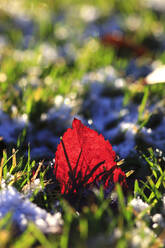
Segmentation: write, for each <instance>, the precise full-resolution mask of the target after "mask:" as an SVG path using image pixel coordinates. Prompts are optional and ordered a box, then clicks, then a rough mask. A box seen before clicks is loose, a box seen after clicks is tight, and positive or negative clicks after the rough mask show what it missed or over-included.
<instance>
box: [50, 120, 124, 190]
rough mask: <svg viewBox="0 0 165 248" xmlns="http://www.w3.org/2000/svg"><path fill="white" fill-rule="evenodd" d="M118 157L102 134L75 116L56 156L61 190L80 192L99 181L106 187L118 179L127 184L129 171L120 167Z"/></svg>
mask: <svg viewBox="0 0 165 248" xmlns="http://www.w3.org/2000/svg"><path fill="white" fill-rule="evenodd" d="M115 156H116V154H115V152H114V151H113V150H112V146H111V144H110V143H109V141H105V139H104V137H103V136H102V134H98V133H97V132H96V131H94V130H92V129H90V128H88V127H86V126H85V125H83V124H82V123H81V121H80V120H78V119H74V120H73V123H72V129H71V128H68V130H67V131H66V132H65V133H64V136H63V138H62V140H61V142H60V144H59V145H58V147H57V151H56V155H55V167H54V173H55V175H56V179H57V180H58V181H59V183H60V186H61V193H68V192H69V191H73V192H77V191H78V190H80V188H81V187H83V188H84V187H88V186H90V185H94V184H98V183H104V186H105V187H108V185H109V183H110V184H111V185H112V183H116V182H120V183H121V185H123V184H125V185H126V179H125V173H124V172H122V170H121V169H120V168H118V167H117V165H116V162H115V161H114V159H115ZM110 179H111V180H110Z"/></svg>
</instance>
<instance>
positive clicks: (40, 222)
mask: <svg viewBox="0 0 165 248" xmlns="http://www.w3.org/2000/svg"><path fill="white" fill-rule="evenodd" d="M9 212H12V220H13V222H14V223H16V224H17V225H18V226H19V227H20V229H21V230H24V229H25V228H26V226H27V225H28V222H29V221H32V222H34V224H35V225H36V226H37V227H38V228H39V229H40V230H41V231H43V232H44V233H49V232H50V233H61V231H62V226H63V220H62V217H61V213H60V212H57V213H55V214H53V215H52V214H50V213H48V212H47V211H45V210H44V209H41V208H40V207H38V206H37V205H35V204H34V203H32V202H30V201H29V200H28V199H24V196H23V195H22V194H21V193H19V192H18V191H17V190H16V189H15V188H13V187H11V186H10V187H8V188H6V189H3V190H1V191H0V219H1V218H3V217H4V216H5V215H6V214H7V213H9Z"/></svg>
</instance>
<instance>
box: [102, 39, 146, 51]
mask: <svg viewBox="0 0 165 248" xmlns="http://www.w3.org/2000/svg"><path fill="white" fill-rule="evenodd" d="M101 41H102V43H103V44H104V45H111V46H114V47H115V48H118V49H120V48H123V49H129V50H130V51H132V52H134V53H135V55H136V56H142V55H145V54H147V53H148V49H147V48H146V47H144V46H142V45H138V44H136V43H135V42H134V41H133V40H131V39H130V38H127V37H125V36H123V35H120V34H106V35H104V36H103V37H102V39H101Z"/></svg>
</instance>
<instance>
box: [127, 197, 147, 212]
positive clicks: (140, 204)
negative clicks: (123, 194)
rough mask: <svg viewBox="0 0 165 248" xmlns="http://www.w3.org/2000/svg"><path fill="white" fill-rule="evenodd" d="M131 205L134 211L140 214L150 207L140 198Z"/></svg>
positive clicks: (135, 199)
mask: <svg viewBox="0 0 165 248" xmlns="http://www.w3.org/2000/svg"><path fill="white" fill-rule="evenodd" d="M130 205H131V206H132V207H133V208H134V210H135V211H136V212H138V213H140V212H142V211H144V210H145V209H146V208H148V207H149V205H148V204H147V203H146V202H144V201H142V199H140V197H138V198H134V199H133V200H132V201H131V202H130Z"/></svg>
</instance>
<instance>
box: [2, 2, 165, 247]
mask: <svg viewBox="0 0 165 248" xmlns="http://www.w3.org/2000/svg"><path fill="white" fill-rule="evenodd" d="M9 2H10V4H11V10H12V11H13V12H12V13H11V12H10V11H9V10H8V5H9V3H8V2H7V1H1V0H0V20H1V24H0V106H1V109H2V111H4V112H5V113H6V114H7V115H9V116H10V117H11V120H12V119H14V118H16V119H17V118H20V117H21V116H23V115H26V116H27V121H28V123H27V125H28V124H29V122H30V123H32V124H33V125H34V126H35V127H36V128H40V129H41V130H42V125H41V124H42V116H43V115H44V114H45V113H47V112H48V111H49V110H50V109H51V108H52V107H54V106H55V99H56V96H62V97H63V99H64V100H65V99H66V98H69V99H70V98H71V95H75V101H76V107H75V109H74V108H73V112H76V111H77V106H78V107H80V106H79V105H80V104H81V102H82V101H83V98H84V96H85V95H86V94H85V92H86V91H88V90H89V87H88V86H84V87H83V89H82V85H80V81H81V80H82V78H83V77H84V75H87V74H88V73H90V72H95V71H97V70H99V69H101V68H104V67H106V66H110V65H111V66H113V67H114V68H115V71H116V72H117V76H118V77H119V78H125V79H126V85H125V88H124V89H122V95H123V96H124V102H123V106H124V107H125V106H127V105H129V104H136V105H137V106H138V120H137V125H138V127H139V130H138V131H139V132H140V130H142V128H143V127H147V125H148V123H149V121H150V118H151V117H152V116H153V114H154V113H152V112H149V111H148V107H151V106H152V104H155V103H159V104H160V105H161V106H162V107H163V108H164V97H165V91H164V84H163V83H162V84H155V85H144V83H143V77H142V78H139V79H138V80H136V81H135V80H133V79H130V78H129V77H126V74H125V70H126V68H127V66H128V64H129V63H130V60H131V58H132V57H134V52H133V51H132V50H131V49H128V53H127V48H125V47H124V48H123V47H122V45H121V47H116V46H103V44H102V42H101V40H100V37H99V35H100V34H99V32H101V31H100V30H101V28H100V30H97V29H96V31H95V32H94V33H92V31H93V28H94V26H92V25H95V26H96V27H98V26H99V25H100V26H99V27H101V25H102V24H103V23H104V22H105V20H107V19H108V16H109V15H110V16H111V15H115V14H116V16H119V17H120V18H119V19H118V21H119V22H120V25H119V26H121V27H122V32H123V33H124V34H125V36H126V37H127V38H128V39H129V40H130V41H131V42H132V44H134V43H135V44H136V48H137V47H141V46H146V45H145V44H146V43H145V42H146V40H147V39H149V38H151V37H157V36H158V35H159V32H160V36H161V35H162V34H164V31H165V30H164V29H165V27H164V17H163V15H161V14H158V13H156V12H154V11H152V9H149V8H147V7H145V6H143V2H142V1H137V0H136V1H133V0H129V1H118V0H112V1H110V2H109V1H108V0H102V1H100V0H96V1H93V0H90V1H87V0H85V1H83V3H82V1H76V2H75V1H73V0H61V1H53V0H49V1H44V0H42V1H38V0H35V1H34V0H33V1H29V0H22V1H15V3H17V4H16V5H15V8H13V5H12V4H13V3H12V1H9ZM86 5H90V6H93V7H94V11H95V10H96V13H97V11H98V13H99V15H100V17H99V18H98V19H97V20H96V21H87V20H85V19H84V18H83V15H82V7H83V6H86ZM14 11H15V13H16V14H18V13H20V14H21V13H24V11H25V13H28V15H27V16H26V18H27V19H21V22H19V19H17V17H16V14H15V13H14ZM75 13H76V16H75ZM20 18H21V17H20ZM129 18H130V20H136V21H137V23H136V22H135V24H137V25H135V26H134V27H132V26H131V25H130V20H129ZM131 18H132V19H131ZM138 22H139V23H140V25H138ZM141 24H142V25H141ZM97 25H98V26H97ZM90 26H92V27H93V28H91V29H90V28H89V27H90ZM158 31H159V32H158ZM84 33H89V35H88V36H87V35H86V36H85V35H84ZM1 37H2V41H1ZM155 40H156V38H155V39H153V40H152V42H153V44H151V42H148V43H147V44H149V45H150V46H151V47H147V52H146V54H144V55H143V56H142V57H139V58H136V60H137V61H138V64H139V66H140V65H143V64H146V63H147V64H151V63H152V62H153V61H159V62H162V63H164V62H165V53H164V52H162V53H161V52H160V50H158V49H157V48H155V47H154V46H158V44H157V43H156V41H157V40H156V41H155ZM154 42H155V43H154ZM158 43H159V42H158ZM152 45H153V47H152ZM159 45H160V44H159ZM146 61H147V62H146ZM106 83H107V84H108V82H106ZM111 94H112V95H113V93H112V92H111ZM76 113H77V112H76ZM84 115H85V114H84ZM88 117H90V116H88ZM26 135H28V134H26V128H25V129H24V130H23V132H22V134H20V136H19V138H18V141H17V145H12V144H11V145H10V146H7V148H6V150H4V149H3V151H2V157H1V161H0V186H1V190H3V184H4V182H5V184H6V185H8V186H13V187H15V188H16V189H17V190H18V191H19V192H21V193H22V194H24V193H25V189H26V188H27V187H29V185H32V184H33V182H34V180H35V179H36V178H39V179H40V186H41V188H42V193H40V192H39V189H38V188H37V189H36V190H34V192H33V193H32V195H31V196H30V200H31V201H32V202H34V203H36V204H37V205H38V206H40V207H42V208H44V209H46V210H47V211H50V212H53V213H54V211H55V209H54V208H55V207H54V202H56V201H57V200H58V202H59V206H58V209H60V211H61V212H62V217H63V220H64V225H63V231H62V233H60V234H58V235H53V234H50V233H49V234H44V233H43V232H41V231H40V230H39V229H37V227H36V226H35V225H34V223H31V222H30V223H28V226H27V228H26V230H25V231H24V232H19V233H17V232H16V231H15V229H16V228H15V227H14V225H13V223H12V221H11V218H12V213H8V214H7V215H5V217H3V218H1V219H0V240H1V243H0V248H1V247H2V248H3V247H6V248H7V247H12V248H19V247H20V248H25V247H27V248H28V247H62V248H67V247H76V248H85V247H103V248H104V247H105V248H106V247H117V248H121V247H122V248H123V247H143V246H142V245H145V246H144V247H153V248H154V247H156V248H157V247H163V246H164V240H165V237H164V231H163V228H164V227H163V226H161V225H160V224H159V225H158V226H157V227H156V228H154V227H153V219H152V217H153V216H154V214H156V213H160V214H161V215H162V216H163V218H164V213H163V210H162V209H163V200H162V199H163V197H164V191H165V169H164V160H163V159H164V154H163V153H162V154H161V151H160V154H159V156H158V154H157V153H156V152H155V150H153V149H151V148H147V149H145V150H142V151H141V153H139V154H141V155H138V156H139V161H143V162H139V163H141V164H140V165H139V166H140V168H142V170H143V169H144V171H149V173H148V174H147V175H141V176H143V180H142V179H141V178H142V177H141V176H139V174H138V172H137V171H138V168H137V171H136V170H134V172H133V174H131V175H130V176H129V177H128V178H127V181H128V184H129V190H128V192H123V190H122V188H121V187H120V185H116V187H115V190H114V191H113V192H112V193H111V194H110V195H109V196H108V197H105V195H104V190H103V188H100V189H99V190H98V189H97V190H96V189H94V191H93V192H92V193H91V195H89V196H88V198H86V199H85V200H84V202H85V204H84V205H83V206H82V208H81V211H78V210H77V209H76V207H75V206H76V204H72V203H71V201H68V200H66V199H64V197H63V196H61V195H60V194H59V185H58V184H57V182H55V181H53V180H54V178H53V172H52V168H49V166H47V164H46V161H42V162H41V161H40V163H39V162H38V161H37V160H32V159H31V151H30V144H29V145H28V147H26V146H25V145H24V142H25V139H26ZM142 145H143V144H142ZM25 150H26V152H27V156H25ZM128 162H129V161H128ZM130 163H131V161H130ZM126 166H127V164H126V165H124V167H123V168H126ZM143 166H145V168H143ZM37 168H39V169H38V170H37ZM131 169H132V167H131V166H130V165H128V166H127V168H126V170H125V171H126V172H128V175H129V171H130V170H131ZM34 172H35V173H34ZM50 174H51V176H52V177H51V178H49V177H48V176H50ZM52 185H53V186H54V188H53V190H52V188H50V187H51V186H52ZM138 197H140V199H142V200H143V201H144V202H145V203H147V204H148V208H146V209H144V210H143V211H140V212H138V211H136V208H134V207H133V206H132V205H131V202H132V200H133V199H134V198H136V199H137V198H138ZM76 200H77V199H76ZM78 204H79V202H78ZM138 240H139V241H138ZM143 240H146V243H145V242H144V243H143ZM138 242H140V243H138Z"/></svg>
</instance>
